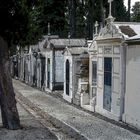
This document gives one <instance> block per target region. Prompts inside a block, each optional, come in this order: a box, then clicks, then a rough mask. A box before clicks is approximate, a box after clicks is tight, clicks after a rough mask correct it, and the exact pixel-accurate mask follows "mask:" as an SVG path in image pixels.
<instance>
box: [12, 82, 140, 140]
mask: <svg viewBox="0 0 140 140" xmlns="http://www.w3.org/2000/svg"><path fill="white" fill-rule="evenodd" d="M13 85H14V89H15V93H16V96H17V99H18V100H20V101H21V102H23V103H24V104H26V105H27V106H29V107H30V108H32V109H34V110H35V111H36V112H37V113H38V114H40V115H41V116H43V117H44V118H45V119H46V120H48V121H50V122H51V123H53V124H54V125H55V127H58V128H59V129H61V130H62V131H63V132H65V133H67V134H68V135H69V136H71V137H73V138H75V139H78V140H85V139H89V140H140V133H139V132H135V131H133V130H131V131H129V130H128V129H125V128H122V127H120V126H118V125H115V124H113V123H112V122H111V121H106V120H103V119H100V118H99V117H96V116H95V115H92V114H90V113H88V112H85V111H83V110H80V109H78V108H76V107H74V106H72V105H70V104H67V103H66V102H64V101H62V100H60V99H59V98H55V97H53V96H51V95H49V94H47V93H45V92H42V91H40V90H37V89H35V88H32V87H30V86H28V85H26V84H24V83H22V82H20V81H18V80H13ZM133 132H135V133H133ZM136 133H137V134H136Z"/></svg>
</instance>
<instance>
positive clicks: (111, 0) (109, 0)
mask: <svg viewBox="0 0 140 140" xmlns="http://www.w3.org/2000/svg"><path fill="white" fill-rule="evenodd" d="M112 2H113V0H108V3H109V16H111V9H112V5H111V4H112Z"/></svg>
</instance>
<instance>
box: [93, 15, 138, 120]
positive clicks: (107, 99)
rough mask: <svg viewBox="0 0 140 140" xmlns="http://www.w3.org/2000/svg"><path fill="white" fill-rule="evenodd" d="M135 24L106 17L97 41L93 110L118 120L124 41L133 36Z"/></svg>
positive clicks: (121, 103)
mask: <svg viewBox="0 0 140 140" xmlns="http://www.w3.org/2000/svg"><path fill="white" fill-rule="evenodd" d="M138 26H139V25H137V24H135V23H118V22H114V18H113V17H112V16H110V17H108V18H107V24H106V26H105V27H104V28H103V29H101V31H100V33H99V35H98V36H97V38H96V42H97V94H96V105H95V111H96V112H98V113H100V114H102V115H104V116H106V117H109V118H111V119H114V120H122V115H123V113H124V108H125V106H124V99H125V86H126V80H125V78H126V46H127V44H126V43H125V41H126V39H128V38H130V37H132V36H135V35H136V34H137V31H136V30H135V29H136V27H138Z"/></svg>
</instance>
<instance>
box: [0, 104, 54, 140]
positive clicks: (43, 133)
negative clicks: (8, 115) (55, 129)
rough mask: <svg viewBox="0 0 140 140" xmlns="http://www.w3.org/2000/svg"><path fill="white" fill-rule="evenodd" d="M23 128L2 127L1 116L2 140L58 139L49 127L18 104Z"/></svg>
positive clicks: (0, 129)
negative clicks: (8, 128) (10, 128)
mask: <svg viewBox="0 0 140 140" xmlns="http://www.w3.org/2000/svg"><path fill="white" fill-rule="evenodd" d="M18 111H19V115H20V120H21V125H22V127H23V128H22V129H19V130H7V129H4V128H2V122H1V116H0V140H57V137H56V136H55V135H53V134H52V133H51V132H50V131H49V130H48V129H47V128H45V127H44V126H43V125H42V124H41V123H40V122H39V121H38V120H36V119H35V118H34V117H33V116H32V115H31V114H30V113H29V112H27V111H26V110H25V109H24V108H23V107H22V106H21V105H20V104H18Z"/></svg>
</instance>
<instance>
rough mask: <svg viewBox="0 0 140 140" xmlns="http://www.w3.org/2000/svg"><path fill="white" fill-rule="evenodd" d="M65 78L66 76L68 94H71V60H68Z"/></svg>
mask: <svg viewBox="0 0 140 140" xmlns="http://www.w3.org/2000/svg"><path fill="white" fill-rule="evenodd" d="M65 78H66V95H68V96H69V83H70V63H69V60H68V59H67V60H66V74H65Z"/></svg>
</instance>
